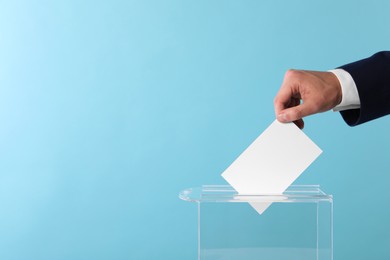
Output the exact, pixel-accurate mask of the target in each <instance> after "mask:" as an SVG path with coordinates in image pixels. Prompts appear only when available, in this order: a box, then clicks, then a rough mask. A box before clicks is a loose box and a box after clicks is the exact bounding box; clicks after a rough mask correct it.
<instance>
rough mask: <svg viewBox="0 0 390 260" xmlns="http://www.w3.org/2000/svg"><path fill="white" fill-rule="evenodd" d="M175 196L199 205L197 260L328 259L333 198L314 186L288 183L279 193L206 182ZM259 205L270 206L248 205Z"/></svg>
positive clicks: (330, 258) (331, 232) (330, 244)
mask: <svg viewBox="0 0 390 260" xmlns="http://www.w3.org/2000/svg"><path fill="white" fill-rule="evenodd" d="M180 198H181V199H182V200H185V201H189V202H196V203H197V206H198V241H199V244H198V252H199V253H198V259H200V260H211V259H213V260H214V259H218V260H252V259H256V260H259V259H260V260H332V259H333V242H332V240H333V223H332V221H333V220H332V218H333V209H332V196H330V195H327V194H325V193H324V192H323V191H321V190H320V188H319V186H318V185H292V186H290V187H289V188H288V189H287V190H286V191H285V192H284V193H283V194H280V195H275V194H273V195H258V194H257V195H251V194H238V193H237V192H236V191H235V190H234V189H233V188H232V187H231V186H228V185H218V186H217V185H209V186H202V187H198V188H190V189H186V190H183V191H182V192H181V193H180ZM261 203H272V205H271V206H270V207H269V209H267V211H265V212H264V213H263V214H259V213H258V212H257V211H256V210H255V209H254V208H253V207H252V206H250V204H251V205H253V204H261ZM194 224H195V223H194Z"/></svg>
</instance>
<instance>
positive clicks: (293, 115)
mask: <svg viewBox="0 0 390 260" xmlns="http://www.w3.org/2000/svg"><path fill="white" fill-rule="evenodd" d="M312 111H313V109H311V108H310V106H309V105H308V104H307V103H306V104H305V103H303V104H300V105H298V106H295V107H290V108H286V109H284V110H282V111H280V113H279V114H278V115H277V119H278V120H279V121H280V122H282V123H288V122H293V121H297V120H300V119H302V118H303V117H305V116H308V115H311V114H313V112H312Z"/></svg>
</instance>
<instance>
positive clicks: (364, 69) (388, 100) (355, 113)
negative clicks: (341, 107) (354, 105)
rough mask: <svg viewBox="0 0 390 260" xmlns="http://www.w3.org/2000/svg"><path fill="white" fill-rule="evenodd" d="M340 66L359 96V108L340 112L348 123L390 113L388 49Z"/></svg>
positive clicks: (355, 122)
mask: <svg viewBox="0 0 390 260" xmlns="http://www.w3.org/2000/svg"><path fill="white" fill-rule="evenodd" d="M340 68H342V69H344V70H346V71H347V72H349V74H351V76H352V78H353V79H354V81H355V84H356V87H357V90H358V93H359V98H360V109H351V110H345V111H342V112H341V115H342V117H343V118H344V120H345V122H346V123H347V124H348V125H350V126H355V125H359V124H362V123H365V122H367V121H370V120H373V119H376V118H378V117H382V116H385V115H388V114H390V51H382V52H378V53H376V54H374V55H373V56H371V57H369V58H367V59H364V60H360V61H356V62H353V63H350V64H347V65H344V66H341V67H340Z"/></svg>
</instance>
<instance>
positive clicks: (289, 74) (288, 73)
mask: <svg viewBox="0 0 390 260" xmlns="http://www.w3.org/2000/svg"><path fill="white" fill-rule="evenodd" d="M300 75H301V72H300V71H299V70H295V69H289V70H287V71H286V74H285V75H284V77H285V78H287V79H289V78H299V77H300Z"/></svg>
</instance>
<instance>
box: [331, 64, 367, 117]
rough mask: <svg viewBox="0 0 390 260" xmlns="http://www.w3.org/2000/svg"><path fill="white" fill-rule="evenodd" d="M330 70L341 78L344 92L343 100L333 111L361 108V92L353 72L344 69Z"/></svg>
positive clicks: (342, 91)
mask: <svg viewBox="0 0 390 260" xmlns="http://www.w3.org/2000/svg"><path fill="white" fill-rule="evenodd" d="M329 72H332V73H333V74H334V75H335V76H336V77H337V79H338V80H339V82H340V85H341V93H342V98H341V102H340V104H338V105H337V106H335V107H334V108H333V111H335V112H338V111H343V110H349V109H358V108H360V98H359V93H358V91H357V87H356V84H355V81H354V80H353V78H352V76H351V74H349V73H348V72H346V71H345V70H343V69H334V70H329Z"/></svg>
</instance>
